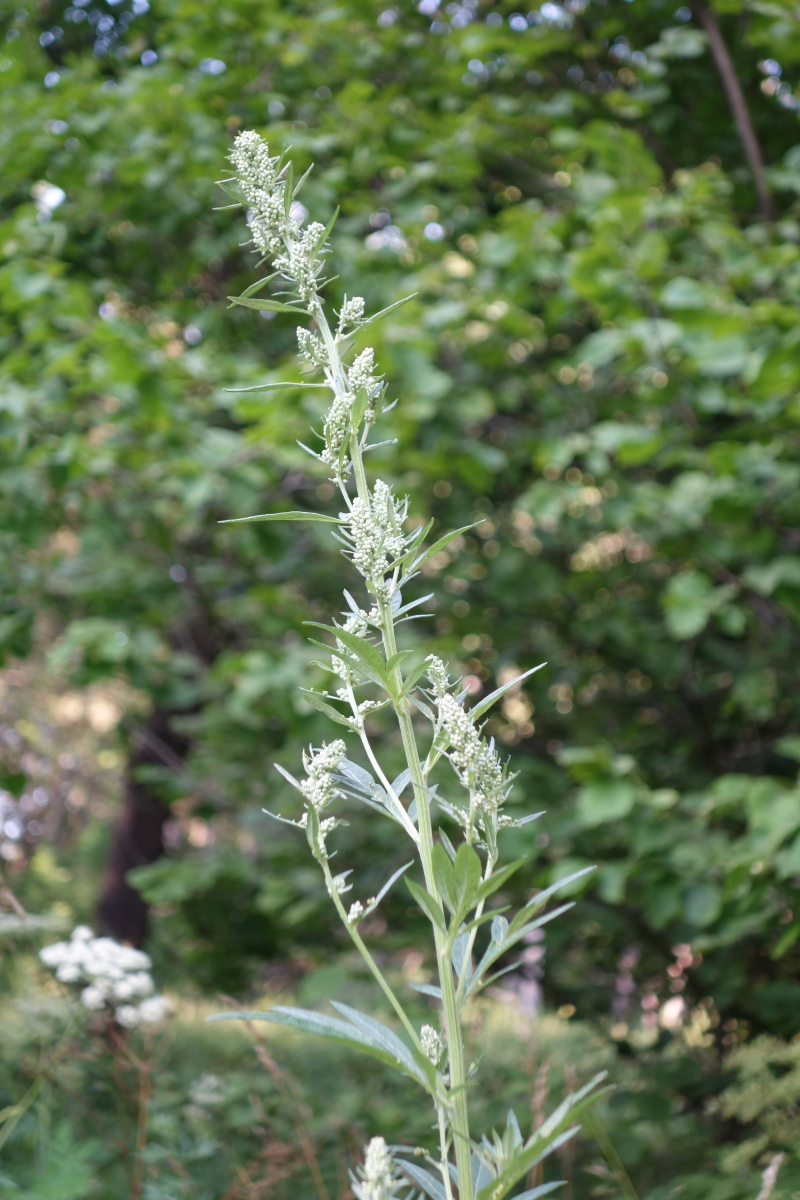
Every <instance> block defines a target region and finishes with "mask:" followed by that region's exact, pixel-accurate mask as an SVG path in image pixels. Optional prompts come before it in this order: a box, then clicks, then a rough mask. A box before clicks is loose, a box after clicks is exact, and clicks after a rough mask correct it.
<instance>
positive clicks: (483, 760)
mask: <svg viewBox="0 0 800 1200" xmlns="http://www.w3.org/2000/svg"><path fill="white" fill-rule="evenodd" d="M438 706H439V717H440V719H441V722H442V726H443V728H444V730H445V733H446V734H447V737H448V739H449V742H450V750H449V752H448V757H449V759H450V762H451V763H452V764H453V768H454V770H455V772H456V775H457V776H458V778H459V781H460V782H461V784H462V785H463V787H465V788H466V789H467V791H468V792H469V793H470V816H469V818H467V817H466V815H465V820H467V819H468V820H469V822H470V823H471V822H472V820H473V819H475V820H476V821H477V824H478V826H479V828H480V829H482V830H483V831H484V833H486V834H488V835H490V836H492V837H493V835H494V831H495V830H496V829H497V828H498V824H511V823H512V822H511V821H508V822H505V821H502V819H501V820H500V821H498V809H499V808H500V805H501V804H502V803H503V801H504V800H505V797H506V787H507V779H506V774H505V770H504V769H503V766H502V764H501V762H500V759H499V756H498V754H497V751H496V750H495V749H494V745H493V744H492V745H490V744H489V743H487V742H485V741H484V740H483V738H482V737H481V735H480V733H479V732H478V730H477V729H476V728H475V726H474V724H473V722H472V720H471V719H470V717H469V714H468V713H466V712H465V711H464V709H463V708H462V707H461V705H460V704H459V703H458V701H457V700H456V699H455V697H454V696H452V695H450V693H449V692H447V693H445V694H444V695H443V696H440V697H439V700H438Z"/></svg>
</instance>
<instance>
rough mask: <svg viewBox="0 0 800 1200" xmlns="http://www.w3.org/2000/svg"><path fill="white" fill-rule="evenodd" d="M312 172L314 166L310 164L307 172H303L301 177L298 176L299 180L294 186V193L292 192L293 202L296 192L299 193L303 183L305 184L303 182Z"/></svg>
mask: <svg viewBox="0 0 800 1200" xmlns="http://www.w3.org/2000/svg"><path fill="white" fill-rule="evenodd" d="M313 170H314V164H313V163H312V164H311V166H310V167H309V168H308V170H307V171H305V172H304V174H302V175H301V176H300V178H299V179H298V181H297V183H296V184H295V185H294V191H293V192H292V199H293V200H294V198H295V196H296V195H297V194H298V192H299V191H300V188H301V187H302V186H303V184H304V183H305V181H306V180H307V179H308V177H309V175H310V174H311V172H312V171H313Z"/></svg>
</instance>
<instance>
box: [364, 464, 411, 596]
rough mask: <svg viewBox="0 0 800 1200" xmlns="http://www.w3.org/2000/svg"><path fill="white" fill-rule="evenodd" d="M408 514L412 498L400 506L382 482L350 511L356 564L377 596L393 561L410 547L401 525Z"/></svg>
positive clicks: (376, 484) (378, 481)
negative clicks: (407, 544) (407, 546)
mask: <svg viewBox="0 0 800 1200" xmlns="http://www.w3.org/2000/svg"><path fill="white" fill-rule="evenodd" d="M407 511H408V499H407V498H406V499H405V500H403V501H402V502H400V503H398V501H397V500H396V499H395V497H394V496H393V495H392V490H391V488H390V487H389V485H388V484H387V483H384V482H383V480H382V479H379V480H377V481H376V483H375V487H374V488H373V490H372V496H371V497H370V499H369V500H368V501H367V500H362V499H361V497H360V496H357V497H356V499H355V500H354V501H353V507H352V509H351V510H350V539H351V542H352V547H353V550H352V556H353V564H354V566H355V567H356V569H357V570H358V571H360V572H361V574H362V575H363V576H364V579H365V580H366V582H367V586H368V587H369V588H370V591H372V592H373V593H375V594H376V595H377V594H378V593H379V592H380V591H381V590H382V584H383V577H384V575H385V574H386V572H387V571H388V570H389V567H390V564H391V562H393V561H394V560H395V559H397V558H399V557H400V555H402V554H403V552H404V550H405V548H406V538H405V535H404V534H403V531H402V528H401V526H402V523H403V521H404V520H405V518H406V513H407Z"/></svg>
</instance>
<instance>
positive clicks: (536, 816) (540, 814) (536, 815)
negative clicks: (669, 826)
mask: <svg viewBox="0 0 800 1200" xmlns="http://www.w3.org/2000/svg"><path fill="white" fill-rule="evenodd" d="M544 813H545V810H544V809H542V811H541V812H538V813H528V815H527V817H520V819H519V820H518V821H517V827H518V828H519V829H521V828H522V826H523V825H528V824H530V822H531V821H538V820H539V817H543V816H544ZM515 1200H516V1197H515Z"/></svg>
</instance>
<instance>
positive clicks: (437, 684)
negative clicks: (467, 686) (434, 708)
mask: <svg viewBox="0 0 800 1200" xmlns="http://www.w3.org/2000/svg"><path fill="white" fill-rule="evenodd" d="M427 661H428V663H429V664H430V665H429V667H428V669H427V671H426V675H427V676H428V680H429V682H430V685H431V689H432V691H433V694H434V696H435V697H436V699H437V700H441V698H442V696H444V695H446V694H447V692H449V690H450V672H449V671H448V670H447V667H446V666H445V665H444V663H443V662H442V660H441V659H440V658H437V657H436V655H435V654H429V655H428V659H427Z"/></svg>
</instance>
